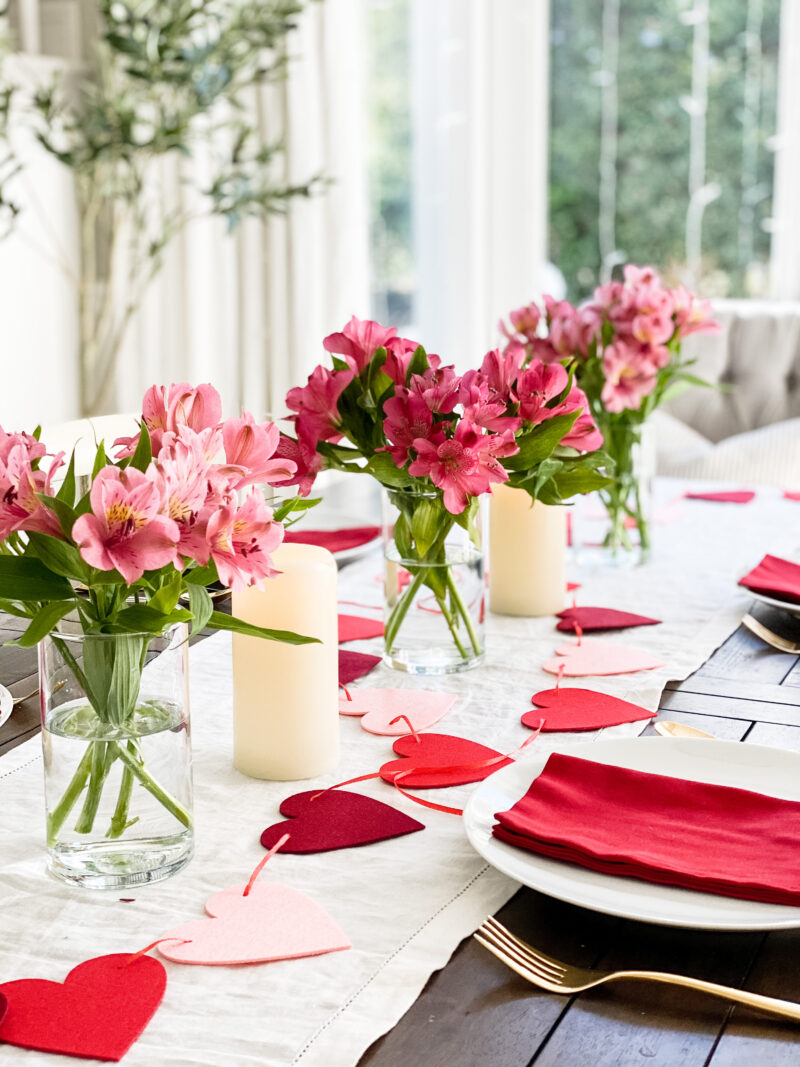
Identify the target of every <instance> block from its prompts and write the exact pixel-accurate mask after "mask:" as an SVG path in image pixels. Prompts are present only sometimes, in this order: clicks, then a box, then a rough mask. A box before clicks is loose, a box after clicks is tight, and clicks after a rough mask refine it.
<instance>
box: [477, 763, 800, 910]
mask: <svg viewBox="0 0 800 1067" xmlns="http://www.w3.org/2000/svg"><path fill="white" fill-rule="evenodd" d="M495 817H496V819H497V820H498V822H497V825H495V827H494V828H493V831H492V832H493V833H494V835H495V837H497V838H499V839H500V840H501V841H506V842H508V844H511V845H517V846H519V847H520V848H524V849H527V850H528V851H530V852H536V853H538V854H539V855H542V856H551V857H552V858H554V859H559V860H564V861H566V862H568V863H577V864H579V865H580V866H581V867H588V868H589V869H590V870H593V871H600V872H601V873H603V874H614V875H621V876H624V877H630V878H641V879H643V880H644V881H646V882H660V883H663V884H664V885H675V886H681V887H682V888H684V889H699V890H703V891H704V892H707V893H717V894H719V895H721V896H726V897H741V898H743V899H745V900H760V901H763V902H764V903H768V904H789V905H793V906H795V907H796V906H798V905H800V803H798V802H797V801H791V800H779V799H777V798H775V797H768V796H764V795H763V794H761V793H753V792H750V791H749V790H746V789H735V788H732V787H730V786H721V785H709V784H707V783H704V782H689V781H686V780H684V779H681V778H668V777H666V776H664V775H660V774H649V773H645V772H643V771H632V770H628V769H626V768H624V767H609V766H606V765H605V764H602V763H594V762H593V761H591V760H585V759H578V758H577V757H575V756H565V755H563V754H561V753H553V755H551V756H550V758H549V759H548V761H547V763H546V765H545V768H544V770H543V771H542V773H541V774H540V775H539V777H538V778H536V779H534V781H533V783H532V784H531V786H530V788H529V789H528V792H527V793H526V794H525V796H524V797H523V798H522V799H521V800H519V801H517V803H516V804H515V805H514V807H513V808H511V809H510V811H502V812H498V813H497V815H496V816H495Z"/></svg>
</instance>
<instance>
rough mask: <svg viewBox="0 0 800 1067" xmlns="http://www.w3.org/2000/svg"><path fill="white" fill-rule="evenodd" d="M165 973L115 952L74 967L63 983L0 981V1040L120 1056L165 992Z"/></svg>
mask: <svg viewBox="0 0 800 1067" xmlns="http://www.w3.org/2000/svg"><path fill="white" fill-rule="evenodd" d="M166 986H167V972H166V971H165V970H164V966H163V964H161V963H159V961H158V960H154V959H152V958H151V957H150V956H143V955H141V954H140V953H136V954H135V956H131V955H130V954H127V953H114V954H112V955H110V956H96V957H94V958H93V959H90V960H85V961H84V962H83V963H79V964H78V966H77V967H74V968H73V969H72V970H71V971H70V972H69V974H68V975H67V977H66V978H65V980H64V982H63V983H61V982H51V981H48V980H45V979H41V978H21V979H17V980H16V981H11V982H4V983H3V984H2V985H0V996H2V998H3V1000H4V1001H5V1005H6V1010H5V1013H4V1014H3V1015H2V1017H0V1042H2V1041H5V1042H6V1043H7V1044H9V1045H17V1046H19V1047H20V1048H27V1049H36V1050H37V1051H39V1052H60V1053H63V1054H64V1055H66V1056H80V1057H85V1058H87V1059H98V1060H112V1061H114V1062H117V1061H119V1060H121V1059H122V1057H123V1056H124V1055H125V1053H126V1052H127V1051H128V1049H129V1048H130V1047H131V1045H132V1044H133V1043H134V1041H136V1039H137V1038H138V1037H139V1036H140V1034H141V1033H142V1032H143V1030H144V1028H145V1027H146V1026H147V1024H148V1023H149V1022H150V1019H151V1018H152V1017H153V1015H154V1014H155V1011H156V1009H157V1008H158V1006H159V1004H160V1003H161V999H162V997H163V996H164V990H165V989H166Z"/></svg>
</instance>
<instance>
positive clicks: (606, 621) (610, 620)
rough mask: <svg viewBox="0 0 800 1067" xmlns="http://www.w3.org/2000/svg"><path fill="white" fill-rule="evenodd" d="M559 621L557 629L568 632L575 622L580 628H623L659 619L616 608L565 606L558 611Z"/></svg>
mask: <svg viewBox="0 0 800 1067" xmlns="http://www.w3.org/2000/svg"><path fill="white" fill-rule="evenodd" d="M558 618H559V620H560V622H558V623H557V624H556V629H557V630H564V631H568V632H570V633H572V632H574V630H575V623H577V624H578V626H580V628H581V629H582V630H625V629H627V628H628V627H629V626H657V625H658V624H659V623H660V622H661V620H660V619H651V618H649V617H648V616H647V615H635V614H634V613H633V612H631V611H617V609H616V608H590V607H585V608H565V609H564V610H563V611H559V613H558Z"/></svg>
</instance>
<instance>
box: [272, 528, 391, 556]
mask: <svg viewBox="0 0 800 1067" xmlns="http://www.w3.org/2000/svg"><path fill="white" fill-rule="evenodd" d="M380 532H381V528H380V526H352V527H350V528H349V529H347V530H287V531H286V533H285V535H284V538H283V539H284V541H285V542H286V543H287V544H290V545H319V546H320V547H321V548H327V549H328V551H329V552H342V551H343V550H344V549H346V548H358V547H359V545H366V544H368V543H369V542H370V541H374V540H375V538H376V537H377V536H378V534H379V533H380Z"/></svg>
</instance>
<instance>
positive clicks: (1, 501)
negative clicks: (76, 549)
mask: <svg viewBox="0 0 800 1067" xmlns="http://www.w3.org/2000/svg"><path fill="white" fill-rule="evenodd" d="M8 437H11V438H16V439H17V441H16V444H12V445H11V447H10V448H9V447H7V445H8V442H6V441H4V442H3V445H4V446H6V447H4V448H3V449H2V450H0V541H4V540H5V539H6V538H7V537H8V535H9V534H10V533H14V531H28V530H30V531H36V532H37V533H46V534H50V536H51V537H58V538H60V539H61V540H63V539H64V535H63V533H62V531H61V525H60V524H59V521H58V519H57V518H56V515H55V512H53V511H51V510H50V508H48V507H47V506H46V505H45V504H43V503H42V502H41V500H39V498H38V496H37V493H42V494H45V495H46V496H52V492H51V488H50V482H51V480H52V477H53V475H54V474H55V472H56V471H57V470H58V468H59V467H60V466H61V465H62V463H63V452H60V453H59V454H58V455H57V456H56V457H55V459H54V460H53V462H52V463H51V465H50V470H49V471H48V472H47V473H45V472H44V471H41V470H34V469H33V467H32V465H31V450H32V451H34V453H35V452H38V447H37V448H33V449H31V446H30V442H33V443H34V445H38V442H36V439H35V438H33V437H30V436H29V435H28V434H9V435H8ZM42 447H43V446H42ZM3 453H5V456H3ZM36 458H40V457H39V456H37V457H36Z"/></svg>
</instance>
